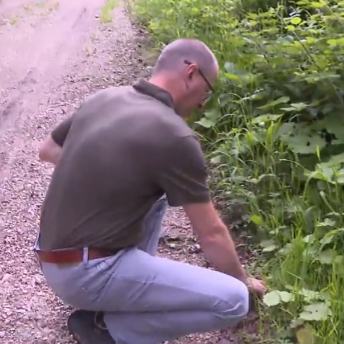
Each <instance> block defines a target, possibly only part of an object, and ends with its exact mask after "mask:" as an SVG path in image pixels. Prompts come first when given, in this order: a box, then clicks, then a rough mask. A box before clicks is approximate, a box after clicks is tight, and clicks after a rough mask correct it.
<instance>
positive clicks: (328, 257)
mask: <svg viewBox="0 0 344 344" xmlns="http://www.w3.org/2000/svg"><path fill="white" fill-rule="evenodd" d="M335 257H336V253H335V252H334V251H333V250H331V249H328V250H325V251H322V252H320V254H319V261H320V263H321V264H332V262H333V260H334V259H335Z"/></svg>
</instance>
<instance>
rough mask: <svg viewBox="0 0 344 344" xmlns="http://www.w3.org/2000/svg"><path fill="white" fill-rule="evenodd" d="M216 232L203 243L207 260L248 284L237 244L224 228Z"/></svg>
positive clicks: (220, 269)
mask: <svg viewBox="0 0 344 344" xmlns="http://www.w3.org/2000/svg"><path fill="white" fill-rule="evenodd" d="M216 232H217V233H216V234H215V235H213V236H212V237H211V238H207V239H206V240H204V241H203V242H202V241H201V246H202V250H203V253H204V255H205V257H206V259H207V260H208V261H209V263H211V264H212V265H213V266H214V267H215V268H217V269H218V270H219V271H221V272H223V273H226V274H228V275H231V276H233V277H235V278H237V279H239V280H240V281H243V282H244V283H246V278H247V277H246V272H245V270H244V269H243V267H242V265H241V263H240V260H239V257H238V254H237V252H236V249H235V244H234V242H233V240H232V238H231V236H230V234H229V233H228V230H227V228H226V227H225V226H224V228H219V230H217V231H216Z"/></svg>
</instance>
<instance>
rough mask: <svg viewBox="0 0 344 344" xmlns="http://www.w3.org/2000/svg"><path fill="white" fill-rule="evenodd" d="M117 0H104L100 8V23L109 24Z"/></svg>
mask: <svg viewBox="0 0 344 344" xmlns="http://www.w3.org/2000/svg"><path fill="white" fill-rule="evenodd" d="M116 5H117V0H106V1H105V2H104V4H103V5H102V7H101V8H100V22H101V23H103V24H105V23H110V22H111V21H112V19H113V18H112V10H113V9H114V8H115V7H116Z"/></svg>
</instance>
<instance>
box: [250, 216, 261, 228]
mask: <svg viewBox="0 0 344 344" xmlns="http://www.w3.org/2000/svg"><path fill="white" fill-rule="evenodd" d="M250 221H251V222H253V223H254V224H256V225H257V226H261V225H262V224H263V219H262V218H261V217H260V216H259V215H255V214H253V215H251V216H250Z"/></svg>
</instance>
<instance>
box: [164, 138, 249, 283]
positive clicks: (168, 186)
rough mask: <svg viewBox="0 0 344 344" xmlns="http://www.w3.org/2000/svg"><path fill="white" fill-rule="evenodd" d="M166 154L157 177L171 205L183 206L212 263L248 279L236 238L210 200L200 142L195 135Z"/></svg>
mask: <svg viewBox="0 0 344 344" xmlns="http://www.w3.org/2000/svg"><path fill="white" fill-rule="evenodd" d="M166 156H168V159H166V158H165V159H164V160H163V159H162V166H161V168H160V169H158V173H159V176H158V178H159V180H160V186H161V187H162V189H164V190H165V192H166V195H167V198H168V201H169V204H170V205H171V206H182V207H183V208H184V210H185V212H186V214H187V216H188V217H189V219H190V221H191V224H192V227H193V230H194V232H195V234H196V235H197V237H198V239H199V241H200V244H201V247H202V250H203V252H204V254H205V256H206V258H207V259H208V260H209V262H210V263H211V264H212V265H213V266H214V267H216V268H217V269H218V270H220V271H222V272H224V273H227V274H229V275H232V276H233V277H235V278H237V279H239V280H241V281H243V282H245V281H246V273H245V271H244V270H243V268H242V266H241V264H240V261H239V257H238V255H237V253H236V250H235V246H234V243H233V240H232V238H231V236H230V234H229V231H228V229H227V228H226V226H225V225H224V224H223V222H222V221H221V219H220V217H219V215H218V213H217V211H216V210H215V208H214V206H213V203H212V201H211V197H210V192H209V189H208V186H207V170H206V164H205V161H204V157H203V153H202V150H201V147H200V144H199V142H198V141H197V139H196V138H195V137H193V136H189V137H185V138H181V139H179V140H177V141H176V142H174V143H173V144H171V145H170V146H169V147H168V152H167V153H166Z"/></svg>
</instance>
